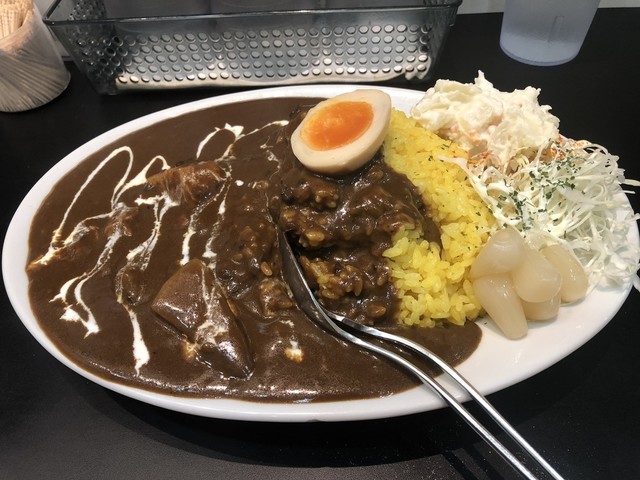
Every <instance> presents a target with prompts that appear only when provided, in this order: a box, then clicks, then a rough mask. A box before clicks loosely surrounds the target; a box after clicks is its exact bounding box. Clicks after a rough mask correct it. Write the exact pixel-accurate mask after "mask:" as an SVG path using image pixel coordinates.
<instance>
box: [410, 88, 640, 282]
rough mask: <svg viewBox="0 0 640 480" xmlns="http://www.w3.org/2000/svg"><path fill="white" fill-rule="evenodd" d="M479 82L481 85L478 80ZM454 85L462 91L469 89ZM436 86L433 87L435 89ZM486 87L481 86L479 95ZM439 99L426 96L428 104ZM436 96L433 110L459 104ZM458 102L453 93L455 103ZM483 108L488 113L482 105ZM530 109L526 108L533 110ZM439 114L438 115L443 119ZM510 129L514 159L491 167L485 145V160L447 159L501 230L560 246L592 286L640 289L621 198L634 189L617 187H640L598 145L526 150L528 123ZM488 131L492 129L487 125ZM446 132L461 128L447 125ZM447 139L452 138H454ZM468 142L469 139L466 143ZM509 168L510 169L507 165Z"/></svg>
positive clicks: (554, 144) (555, 141)
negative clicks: (514, 138)
mask: <svg viewBox="0 0 640 480" xmlns="http://www.w3.org/2000/svg"><path fill="white" fill-rule="evenodd" d="M477 81H478V80H476V82H477ZM481 81H482V82H486V81H485V80H484V77H483V76H482V80H481ZM487 83H488V82H487ZM459 85H462V87H461V88H462V89H463V90H465V91H466V90H468V88H469V86H468V85H463V84H459ZM483 85H484V83H483ZM434 88H436V89H437V84H436V87H434ZM452 88H454V86H452V82H448V83H447V85H446V89H447V95H448V96H451V95H452V94H451V90H452ZM486 89H487V87H486V85H484V86H483V90H486ZM430 90H432V89H430ZM516 92H520V93H516V95H517V96H518V97H521V96H522V93H521V92H522V91H516ZM436 94H437V92H434V91H431V93H429V92H427V95H431V98H432V99H433V98H434V95H436ZM508 95H509V94H506V93H504V92H500V96H497V95H495V94H492V98H507V99H508V98H509V97H508ZM425 98H426V96H425ZM437 98H438V103H439V105H440V106H439V107H438V108H451V109H453V108H455V107H456V105H453V104H449V105H447V104H446V103H447V102H444V101H443V97H442V96H439V97H437ZM529 98H530V97H529ZM429 101H431V100H429ZM459 101H460V97H459V96H458V97H456V102H459ZM474 101H475V100H474ZM507 101H509V100H507ZM494 103H496V102H494ZM536 103H537V100H536ZM482 104H483V108H486V102H483V103H482ZM423 107H424V105H423ZM527 108H528V109H531V105H529V106H528V107H527ZM540 108H541V109H542V112H541V114H544V115H546V114H547V112H548V108H549V107H547V106H544V107H540ZM506 110H508V108H506V107H504V106H500V105H498V106H497V107H496V112H494V113H495V115H493V117H495V119H494V122H498V123H500V122H501V120H502V118H500V111H503V112H504V111H506ZM424 111H425V110H424V108H422V112H424ZM420 115H421V114H420V113H419V112H418V114H416V113H414V117H415V118H417V119H418V120H419V121H420V122H421V123H422V124H423V125H425V126H426V127H427V128H430V127H431V126H430V125H429V123H428V121H425V117H424V115H422V116H420ZM436 116H438V115H436ZM438 117H439V118H442V115H439V116H438ZM531 117H532V118H533V117H535V116H534V115H531ZM448 118H449V117H448ZM514 127H517V128H518V129H521V130H522V132H521V136H520V137H519V138H520V140H519V145H521V147H520V148H519V151H518V152H517V153H515V154H514V159H515V157H516V156H517V162H514V161H510V160H514V159H508V158H507V159H505V158H502V161H501V162H499V164H496V162H495V158H496V155H497V154H494V153H492V152H491V151H490V146H489V152H488V153H489V154H488V155H485V156H484V157H485V158H486V160H485V159H483V158H478V157H476V158H473V157H472V159H471V161H466V160H464V159H444V160H447V161H453V162H456V163H458V164H459V165H460V166H461V167H462V168H463V169H464V170H465V171H466V172H467V174H468V175H469V177H470V180H471V182H472V184H473V186H474V188H475V189H476V191H477V192H478V194H479V195H480V196H481V197H482V199H483V200H484V201H485V203H486V204H487V205H488V206H489V208H490V209H491V210H492V212H493V214H494V216H495V217H496V219H497V224H498V226H500V227H501V226H507V225H510V226H513V227H515V228H516V229H518V230H519V231H520V232H521V233H522V234H523V236H524V237H525V238H526V239H527V240H528V241H529V242H530V243H531V244H532V246H534V247H537V248H542V247H544V246H546V245H550V244H553V243H560V244H563V245H565V246H566V247H567V248H568V249H569V250H570V251H571V252H573V254H574V255H575V256H576V257H577V258H578V260H579V261H580V263H581V264H582V265H583V266H584V268H585V270H586V271H587V273H588V275H589V281H590V285H591V287H592V288H593V287H594V286H595V285H597V284H598V283H600V282H604V283H607V284H610V285H616V286H619V285H624V284H627V283H628V282H629V281H633V283H634V285H635V287H636V288H637V289H638V290H640V279H639V278H638V275H637V272H638V268H639V267H640V260H639V259H640V248H639V247H638V244H637V242H629V241H628V238H629V234H630V232H631V229H632V228H634V227H635V222H636V221H637V220H638V219H640V214H637V213H634V212H633V209H632V208H631V206H630V204H629V202H628V201H627V199H626V197H625V193H633V192H629V191H625V190H623V188H622V185H628V186H636V187H637V186H640V182H637V181H635V180H629V179H625V177H624V171H623V170H622V169H621V168H619V166H618V157H617V156H615V155H612V154H610V153H609V152H608V151H607V150H606V149H605V148H604V147H602V146H600V145H596V144H593V143H590V142H588V141H584V140H580V141H577V140H572V139H569V138H566V137H564V136H562V135H557V136H554V137H550V138H547V140H546V141H545V142H539V140H538V141H537V144H532V145H527V143H526V138H527V137H528V136H529V137H530V134H529V135H528V134H527V131H526V129H527V125H526V122H518V123H517V124H513V123H512V124H511V132H510V133H511V135H512V136H513V135H517V132H515V133H514ZM486 128H489V129H490V126H488V127H486ZM430 129H431V128H430ZM447 129H448V130H449V131H452V132H457V133H459V132H460V131H461V130H460V128H457V127H455V125H451V124H450V123H449V124H448V125H447ZM477 133H478V132H476V133H475V134H474V136H476V138H482V139H483V140H482V145H480V147H481V148H483V149H484V148H487V145H488V144H489V145H490V142H487V141H486V139H487V138H490V136H491V132H490V131H487V132H486V135H477ZM480 133H482V132H480ZM440 134H441V135H443V134H444V136H445V137H446V132H442V131H440ZM487 135H488V137H487ZM450 139H451V140H453V141H455V138H450ZM465 140H466V141H467V142H468V141H469V139H468V138H467V139H465ZM527 150H528V151H529V152H532V153H529V155H527V156H526V157H524V156H523V155H522V153H523V152H524V151H527ZM499 153H500V154H501V155H502V154H503V152H499ZM523 158H524V161H523ZM492 159H493V160H492ZM516 164H517V165H516ZM507 165H508V166H509V167H508V168H505V167H506V166H507Z"/></svg>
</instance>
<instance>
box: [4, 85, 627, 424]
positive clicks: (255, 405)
mask: <svg viewBox="0 0 640 480" xmlns="http://www.w3.org/2000/svg"><path fill="white" fill-rule="evenodd" d="M356 88H364V87H362V86H353V85H313V86H299V87H280V88H270V89H263V90H254V91H250V92H242V93H235V94H231V95H221V96H218V97H213V98H209V99H205V100H200V101H196V102H192V103H188V104H185V105H181V106H177V107H173V108H170V109H167V110H163V111H160V112H157V113H153V114H150V115H147V116H145V117H142V118H139V119H137V120H133V121H131V122H128V123H126V124H124V125H122V126H120V127H117V128H115V129H113V130H110V131H108V132H106V133H104V134H102V135H100V136H99V137H97V138H95V139H93V140H92V141H90V142H88V143H86V144H85V145H83V146H81V147H80V148H78V149H77V150H75V151H74V152H72V153H70V154H69V155H67V156H66V157H65V158H64V159H62V160H61V161H60V162H59V163H57V164H56V165H55V166H54V167H53V168H51V170H49V171H48V172H47V173H46V174H45V175H44V176H43V177H42V178H41V179H40V180H39V181H38V183H36V185H35V186H34V187H33V188H32V189H31V191H30V192H29V193H28V194H27V196H26V197H25V198H24V200H23V201H22V203H21V204H20V206H19V207H18V210H17V211H16V213H15V215H14V217H13V219H12V221H11V223H10V225H9V229H8V231H7V236H6V239H5V243H4V247H3V252H2V273H3V276H4V281H5V287H6V289H7V293H8V295H9V299H10V300H11V303H12V304H13V307H14V309H15V311H16V313H17V314H18V316H19V317H20V319H21V320H22V322H23V323H24V325H25V326H26V327H27V329H28V330H29V332H31V334H32V335H33V336H34V337H35V338H36V340H37V341H38V342H40V344H41V345H42V346H43V347H44V348H45V349H47V350H48V351H49V352H50V353H51V354H52V355H53V356H54V357H55V358H57V359H58V360H59V361H60V362H62V363H63V364H65V365H66V366H67V367H69V368H71V369H72V370H74V371H76V372H77V373H79V374H80V375H83V376H84V377H86V378H88V379H89V380H91V381H93V382H95V383H97V384H98V385H101V386H103V387H106V388H108V389H111V390H113V391H115V392H118V393H121V394H122V395H126V396H128V397H131V398H134V399H137V400H140V401H142V402H146V403H149V404H152V405H156V406H159V407H163V408H167V409H170V410H174V411H178V412H184V413H189V414H194V415H201V416H205V417H214V418H224V419H237V420H253V421H272V422H297V421H347V420H364V419H374V418H385V417H394V416H400V415H406V414H411V413H417V412H425V411H428V410H433V409H437V408H440V407H442V406H444V402H443V401H442V400H441V399H440V398H439V397H438V396H437V395H436V394H435V393H432V391H431V390H429V388H428V387H417V388H414V389H411V390H409V391H406V392H403V393H399V394H396V395H392V396H389V397H384V398H373V399H369V400H351V401H338V402H317V403H287V404H285V403H259V402H249V401H241V400H229V399H204V398H184V397H177V396H172V395H168V394H161V393H155V392H150V391H146V390H142V389H139V388H133V387H130V386H125V385H122V384H119V383H116V382H112V381H109V380H105V379H103V378H101V377H98V376H96V375H93V374H92V373H90V372H87V371H86V370H84V369H82V368H81V367H79V366H78V365H76V364H75V363H73V362H72V361H70V360H69V359H68V358H67V357H65V355H64V354H63V353H62V352H60V351H59V350H58V349H57V348H56V346H55V345H54V344H53V343H52V342H51V340H50V339H49V338H48V337H47V335H46V334H45V332H44V331H43V330H42V329H41V328H40V326H39V324H38V322H37V320H36V318H35V317H34V315H33V312H32V311H31V307H30V305H29V299H28V298H29V297H28V291H27V289H28V279H27V274H26V272H25V265H26V263H27V253H28V252H27V245H28V237H29V228H30V225H31V219H32V217H33V216H34V214H35V213H36V211H37V209H38V207H39V206H40V204H41V202H42V200H43V199H44V197H45V196H46V195H47V193H48V192H49V191H50V190H51V188H52V187H53V186H54V185H55V183H56V182H57V181H58V180H59V179H60V178H61V177H62V176H64V175H65V174H66V173H67V172H68V171H69V170H71V169H72V168H73V167H75V166H76V165H77V164H78V163H80V162H81V161H82V160H84V159H85V158H86V157H88V156H89V155H90V154H92V153H93V152H95V151H97V150H98V149H100V148H102V147H104V146H106V145H107V144H109V143H111V142H113V141H115V140H117V139H118V138H120V137H122V136H124V135H127V134H129V133H131V132H132V131H136V130H140V129H143V128H145V127H148V126H149V125H152V124H154V123H156V122H159V121H161V120H165V119H168V118H174V117H177V116H180V115H183V114H185V113H188V112H192V111H195V110H200V109H203V108H208V107H211V106H215V105H221V104H228V103H234V102H240V101H245V100H255V99H261V98H273V97H330V96H334V95H337V94H339V93H343V92H346V91H350V90H354V89H356ZM383 90H385V91H387V92H388V93H389V94H390V95H391V97H392V99H393V106H394V107H395V108H398V109H400V110H403V111H405V112H409V110H410V108H411V107H412V106H413V105H414V104H415V103H416V102H417V101H418V100H420V99H421V98H422V93H421V92H417V91H412V90H403V89H396V88H384V89H383ZM629 241H630V242H634V244H638V242H639V239H638V230H637V228H635V229H631V232H630V234H629ZM630 289H631V285H630V284H629V285H627V286H625V287H620V288H617V289H605V288H596V289H595V290H594V291H592V292H591V293H590V294H589V296H588V297H587V298H586V299H585V300H583V301H582V302H580V303H578V304H575V305H571V306H566V307H563V308H562V310H561V312H560V315H559V317H558V318H557V319H556V320H555V321H554V322H551V323H546V324H539V325H536V324H534V325H532V328H531V329H530V331H529V334H528V335H527V337H526V338H524V339H522V340H518V341H512V340H507V339H505V338H504V337H503V336H502V335H501V334H499V333H498V332H497V330H495V329H494V328H493V325H492V324H491V323H490V322H489V321H484V320H479V324H480V326H481V328H482V334H483V337H482V341H481V342H480V346H479V348H478V349H477V350H476V351H475V352H474V353H473V355H472V356H471V357H470V358H469V359H468V360H467V361H465V362H464V363H462V364H461V365H460V366H459V371H460V372H461V373H462V375H464V376H465V377H466V378H467V379H468V380H469V381H470V382H471V383H473V384H474V385H475V386H476V388H477V389H478V390H479V391H480V392H482V393H483V394H485V395H486V394H489V393H492V392H495V391H497V390H500V389H503V388H505V387H508V386H510V385H513V384H515V383H517V382H519V381H521V380H524V379H526V378H528V377H531V376H533V375H535V374H536V373H538V372H540V371H541V370H544V369H545V368H547V367H549V366H551V365H553V364H554V363H556V362H557V361H559V360H561V359H562V358H564V357H565V356H567V355H569V354H570V353H571V352H573V351H574V350H576V349H577V348H579V347H580V346H581V345H583V344H584V343H585V342H587V341H588V340H589V339H590V338H592V337H593V336H594V335H596V334H597V333H598V332H599V331H600V330H601V329H602V328H603V327H604V326H605V325H606V324H607V323H608V322H609V321H610V320H611V319H612V318H613V317H614V315H615V314H616V313H617V311H618V309H619V308H620V307H621V306H622V304H623V303H624V301H625V299H626V298H627V295H628V293H629V291H630ZM443 384H444V385H445V386H448V387H451V389H452V390H453V391H454V392H456V393H455V396H456V397H457V398H458V399H460V400H465V399H466V398H467V397H466V396H465V395H463V394H462V392H460V391H459V390H458V389H456V388H453V386H452V385H451V384H450V383H449V382H448V381H447V380H446V379H443Z"/></svg>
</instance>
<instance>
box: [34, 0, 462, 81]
mask: <svg viewBox="0 0 640 480" xmlns="http://www.w3.org/2000/svg"><path fill="white" fill-rule="evenodd" d="M461 1H462V0H431V1H429V0H396V1H392V0H386V1H381V0H368V1H349V0H325V1H312V0H271V1H268V0H227V1H223V0H182V1H179V2H178V1H173V0H138V1H137V2H134V1H131V0H57V1H56V2H55V3H54V4H53V5H52V6H51V8H50V9H49V11H48V12H47V14H46V16H45V18H44V21H45V23H46V24H47V25H48V26H49V27H50V29H51V30H52V32H53V33H54V34H55V35H56V37H57V38H58V39H59V40H60V42H61V43H62V44H63V45H64V47H65V48H66V49H67V51H68V52H69V54H70V55H71V57H72V58H73V60H74V62H75V63H76V64H77V65H78V67H79V68H80V69H81V70H82V71H83V72H84V73H85V74H86V75H87V77H88V78H89V79H90V81H91V83H92V84H93V85H94V87H95V88H96V90H97V91H98V92H100V93H107V94H113V93H118V92H121V91H125V90H128V89H159V88H184V87H197V86H201V87H204V86H267V85H287V84H301V83H317V82H381V81H388V80H392V79H396V78H403V77H404V78H406V79H409V80H415V81H421V80H424V79H426V78H428V75H429V73H430V72H431V70H432V68H433V66H434V64H435V63H436V61H437V59H438V55H439V52H440V50H441V47H442V45H443V43H444V41H445V39H446V36H447V33H448V31H449V28H450V27H451V26H452V25H453V23H454V21H455V17H456V13H457V8H458V6H459V5H460V3H461Z"/></svg>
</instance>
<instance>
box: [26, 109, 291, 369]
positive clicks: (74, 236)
mask: <svg viewBox="0 0 640 480" xmlns="http://www.w3.org/2000/svg"><path fill="white" fill-rule="evenodd" d="M288 123H289V122H288V121H286V120H283V121H276V122H272V123H270V124H268V125H265V126H264V127H260V128H258V129H255V130H253V131H251V132H249V133H247V134H244V133H243V132H244V127H243V126H239V125H235V126H234V125H229V124H225V126H224V128H216V129H215V130H214V131H213V132H211V133H210V134H208V135H207V136H206V137H205V138H204V139H203V140H202V141H201V142H200V143H199V144H198V148H197V153H196V159H199V157H200V156H201V154H202V151H203V150H204V148H205V147H206V145H207V143H208V142H209V141H211V139H212V138H214V137H215V135H216V134H218V133H219V132H221V131H223V130H227V131H230V132H232V133H233V135H234V137H235V141H237V140H238V139H240V138H242V137H243V136H245V135H251V134H253V133H255V132H258V131H259V130H262V129H263V128H265V127H266V126H269V125H280V126H284V125H287V124H288ZM235 141H234V142H231V143H230V144H229V146H228V147H227V148H226V150H225V152H224V154H223V155H222V157H221V158H224V157H228V156H230V155H231V151H232V147H233V144H234V143H235ZM261 148H262V149H267V145H262V146H261ZM121 154H126V155H127V157H128V158H127V166H126V169H125V171H124V173H123V174H122V176H121V178H120V179H119V180H118V182H117V183H116V185H115V187H114V189H113V192H112V195H111V202H110V203H111V210H110V211H109V212H106V213H101V214H99V215H96V216H93V217H88V218H85V219H83V220H81V221H80V222H78V223H77V224H76V225H75V226H74V227H73V229H72V231H71V233H70V234H69V235H68V236H67V237H66V238H65V239H64V240H63V241H61V237H62V232H63V231H64V229H65V228H66V227H67V222H68V218H69V216H70V213H71V211H72V210H73V209H74V207H75V206H76V204H77V203H78V202H79V201H80V198H81V197H82V195H83V193H84V192H85V190H87V188H88V187H89V186H90V185H91V183H92V182H93V181H94V179H95V177H96V175H98V173H99V172H100V171H101V170H102V169H103V168H104V167H105V166H106V165H107V164H109V163H110V162H111V161H112V160H114V159H115V158H117V157H119V156H120V155H121ZM268 158H269V160H270V161H277V158H276V157H275V156H274V155H273V153H271V152H269V157H268ZM133 163H134V154H133V151H132V149H131V148H130V147H129V146H123V147H119V148H116V149H115V150H113V151H112V152H111V153H110V154H109V155H108V156H107V157H105V158H104V159H103V160H102V161H101V162H100V163H99V164H98V165H97V166H96V168H95V169H94V170H93V171H92V172H91V173H90V174H89V175H88V176H87V178H86V179H85V181H84V182H83V183H82V185H81V186H80V188H79V189H78V191H77V192H76V194H75V195H74V197H73V199H72V201H71V203H70V204H69V206H68V207H67V209H66V211H65V212H64V214H63V217H62V220H61V222H60V224H59V225H58V227H57V228H56V229H55V230H54V231H53V232H52V236H51V241H50V243H49V246H48V249H47V252H46V253H45V254H44V255H43V256H41V257H40V258H38V259H37V260H35V261H34V262H33V263H34V264H40V265H47V264H48V263H49V262H51V261H52V260H53V259H54V258H56V257H57V256H58V254H59V253H60V252H61V251H62V250H63V249H64V248H66V247H68V246H69V245H71V244H73V243H74V242H77V241H78V240H79V239H80V238H81V237H82V235H83V234H85V233H86V232H87V231H88V230H89V227H88V226H87V224H88V222H89V221H91V220H100V219H110V218H114V217H115V216H116V215H118V214H120V213H122V212H123V211H124V210H125V209H126V208H129V207H128V206H127V205H125V204H124V203H122V202H120V199H121V198H122V195H123V194H124V193H125V192H127V191H128V190H130V189H131V188H133V187H136V186H139V185H143V184H144V183H146V182H147V179H148V173H149V170H150V169H151V168H152V167H153V166H154V165H156V164H157V163H159V164H160V168H161V169H162V170H166V169H168V168H170V166H169V164H168V162H167V161H166V160H165V159H164V157H162V156H159V155H158V156H155V157H153V158H152V159H151V160H150V161H149V162H148V163H147V164H146V165H145V166H144V167H143V168H142V169H141V170H140V171H139V172H138V173H137V174H135V175H134V176H133V177H131V171H132V169H133ZM228 176H229V174H228ZM235 184H236V185H237V186H242V185H244V182H242V181H240V180H237V181H236V182H235ZM229 185H230V183H229V182H225V184H224V187H223V188H222V189H221V190H220V192H219V193H217V194H216V195H215V196H214V197H212V199H211V201H214V200H215V201H217V200H218V199H219V198H220V196H222V200H221V201H220V205H219V209H218V216H219V218H222V217H223V216H224V214H225V212H226V197H227V194H228V191H229ZM134 202H135V204H136V205H150V206H152V207H153V212H154V225H153V228H152V231H151V233H150V235H149V237H147V239H145V240H144V241H143V242H142V243H140V244H139V245H138V246H137V247H135V248H133V249H131V250H130V251H129V253H128V254H127V262H128V263H127V265H125V266H124V267H123V268H122V269H121V270H120V271H119V272H118V274H117V276H118V275H122V274H123V273H124V272H125V270H126V269H127V268H130V267H131V266H135V267H136V268H137V269H138V270H144V269H146V268H147V267H148V264H149V260H150V258H151V254H152V252H153V250H154V248H155V246H156V243H157V241H158V238H159V235H160V228H161V226H162V219H163V217H164V215H165V214H166V213H167V212H168V211H169V210H170V209H171V208H172V207H174V206H176V205H177V203H175V202H174V201H172V200H171V198H170V197H169V195H168V194H163V195H159V196H155V197H149V198H143V197H138V198H137V199H135V201H134ZM209 204H210V202H207V203H206V204H205V205H203V206H200V207H199V208H198V209H196V210H195V211H194V212H193V214H192V215H191V217H190V220H189V226H188V228H187V232H186V233H185V235H184V238H183V244H182V259H181V261H180V263H181V264H186V263H187V262H188V261H189V259H190V256H191V252H190V240H191V238H192V236H193V235H194V234H195V233H196V229H195V228H194V225H196V224H197V222H198V219H199V216H200V214H201V213H202V210H203V209H204V208H205V207H206V206H207V205H209ZM216 231H217V226H214V228H213V234H212V236H211V237H210V238H209V239H208V240H207V243H206V247H205V251H204V253H203V255H202V256H203V257H204V258H209V259H214V258H215V257H216V253H215V252H214V251H213V249H212V244H213V240H214V238H215V236H216ZM123 235H124V232H123V231H122V229H121V228H116V229H115V231H114V233H113V235H111V236H110V237H109V239H108V241H107V242H106V244H105V246H104V248H103V250H102V252H101V253H100V255H99V258H98V260H97V261H96V263H95V265H94V266H93V267H92V268H91V269H90V270H89V271H87V272H84V273H82V274H81V275H79V276H76V277H73V278H70V279H69V280H67V281H66V282H65V283H64V284H63V285H62V287H61V288H60V291H59V292H58V293H57V294H56V295H55V296H54V297H53V298H52V299H51V300H50V301H51V302H54V301H59V302H61V303H62V304H63V306H64V312H63V313H62V315H61V317H60V319H61V320H63V321H70V322H79V323H81V324H82V325H83V326H84V328H85V329H86V333H85V338H86V337H87V336H89V335H92V334H97V333H98V332H100V326H99V324H98V322H97V320H96V316H95V315H94V313H93V311H92V310H91V308H90V307H89V305H87V304H86V303H85V302H84V300H83V287H84V285H85V284H86V282H87V281H89V280H90V279H91V278H93V277H94V276H96V275H97V274H98V273H99V272H101V271H102V270H103V269H104V268H105V266H106V265H107V264H108V262H109V260H110V258H111V255H112V253H113V251H114V248H115V246H116V245H117V243H118V242H119V241H120V239H121V238H122V236H123ZM202 289H203V298H205V299H206V301H207V302H206V303H207V305H208V312H207V321H206V322H204V323H203V324H202V325H201V326H200V327H199V330H200V329H205V328H208V329H211V327H215V328H214V330H213V332H212V331H211V330H210V331H209V332H208V334H209V335H211V334H212V333H213V334H214V335H219V334H221V333H224V331H219V330H216V329H219V328H220V326H219V325H214V322H213V312H212V310H211V309H212V304H211V301H210V299H211V295H212V292H209V291H208V290H207V289H206V286H205V285H204V284H203V285H202ZM116 300H117V302H118V303H119V304H120V305H121V306H122V307H123V309H124V310H125V311H126V312H127V314H128V316H129V319H130V321H131V326H132V329H133V334H132V336H133V338H132V355H133V359H134V362H135V364H134V367H135V370H136V373H137V374H140V369H141V368H142V367H143V366H144V365H146V364H147V363H148V362H149V360H150V354H149V350H148V348H147V346H146V343H145V341H144V338H143V335H142V331H141V329H140V323H139V321H138V318H137V315H136V313H135V311H134V310H133V309H132V308H130V306H129V305H128V304H127V303H126V302H125V299H124V298H123V292H122V291H121V289H119V291H117V292H116ZM291 327H292V325H291ZM290 349H292V350H293V351H294V352H296V353H301V352H299V346H298V344H297V341H296V340H295V339H293V340H291V345H290Z"/></svg>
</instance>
